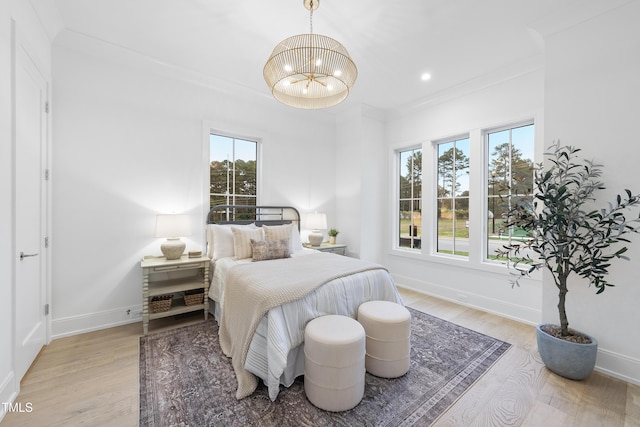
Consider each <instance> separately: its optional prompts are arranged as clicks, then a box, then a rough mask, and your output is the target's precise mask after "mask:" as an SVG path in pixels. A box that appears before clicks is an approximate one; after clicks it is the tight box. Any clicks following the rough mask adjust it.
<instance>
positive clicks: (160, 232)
mask: <svg viewBox="0 0 640 427" xmlns="http://www.w3.org/2000/svg"><path fill="white" fill-rule="evenodd" d="M190 235H191V222H190V221H189V216H188V215H174V214H166V215H164V214H163V215H158V216H157V217H156V237H183V236H190Z"/></svg>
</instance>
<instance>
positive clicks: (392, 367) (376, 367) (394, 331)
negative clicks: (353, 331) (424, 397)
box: [358, 301, 411, 378]
mask: <svg viewBox="0 0 640 427" xmlns="http://www.w3.org/2000/svg"><path fill="white" fill-rule="evenodd" d="M358 322H360V324H362V326H363V327H364V330H365V331H366V334H367V355H366V358H365V360H366V369H367V372H369V373H370V374H372V375H375V376H377V377H383V378H396V377H399V376H402V375H404V374H406V373H407V371H409V356H410V352H411V313H409V310H407V309H406V308H405V307H403V306H402V305H400V304H396V303H393V302H390V301H369V302H365V303H363V304H361V305H360V307H358Z"/></svg>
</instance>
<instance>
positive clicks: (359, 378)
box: [304, 315, 365, 412]
mask: <svg viewBox="0 0 640 427" xmlns="http://www.w3.org/2000/svg"><path fill="white" fill-rule="evenodd" d="M364 356H365V333H364V329H363V327H362V325H361V324H360V323H358V322H357V321H356V320H355V319H352V318H350V317H346V316H338V315H328V316H322V317H318V318H316V319H313V320H312V321H310V322H309V323H308V324H307V326H306V328H305V331H304V391H305V393H306V395H307V399H309V401H310V402H311V403H313V404H314V405H315V406H317V407H318V408H320V409H324V410H326V411H333V412H338V411H346V410H348V409H351V408H353V407H355V406H356V405H357V404H358V403H360V401H361V400H362V397H363V396H364V376H365V367H364V363H365V362H364Z"/></svg>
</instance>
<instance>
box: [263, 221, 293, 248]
mask: <svg viewBox="0 0 640 427" xmlns="http://www.w3.org/2000/svg"><path fill="white" fill-rule="evenodd" d="M262 228H263V229H264V237H265V239H266V240H285V239H286V240H288V241H289V251H290V252H291V253H293V252H297V251H300V250H302V240H301V239H300V232H299V231H298V227H296V226H295V225H293V224H285V225H263V226H262Z"/></svg>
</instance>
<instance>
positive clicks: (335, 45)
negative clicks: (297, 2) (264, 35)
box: [263, 0, 358, 109]
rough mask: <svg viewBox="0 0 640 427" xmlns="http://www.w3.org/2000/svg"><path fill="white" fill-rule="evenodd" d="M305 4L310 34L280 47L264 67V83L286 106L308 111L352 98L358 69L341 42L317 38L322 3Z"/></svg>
mask: <svg viewBox="0 0 640 427" xmlns="http://www.w3.org/2000/svg"><path fill="white" fill-rule="evenodd" d="M303 3H304V7H305V8H307V9H308V10H309V22H310V31H309V34H299V35H297V36H293V37H289V38H288V39H285V40H283V41H281V42H280V43H278V45H277V46H276V47H275V48H274V49H273V53H271V56H270V57H269V59H268V60H267V63H266V64H265V66H264V70H263V74H264V79H265V81H266V82H267V85H268V86H269V89H270V90H271V93H272V94H273V96H274V98H276V99H277V100H278V101H280V102H282V103H283V104H286V105H290V106H292V107H296V108H305V109H317V108H326V107H331V106H333V105H336V104H339V103H340V102H342V101H344V99H345V98H346V97H347V95H349V91H350V90H351V88H352V87H353V84H354V83H355V81H356V78H357V77H358V69H357V68H356V64H355V63H354V62H353V60H352V59H351V57H350V56H349V52H347V49H345V47H344V46H342V44H341V43H340V42H338V41H336V40H334V39H332V38H330V37H326V36H321V35H319V34H313V11H314V10H315V9H317V8H318V6H319V5H320V0H303Z"/></svg>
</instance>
